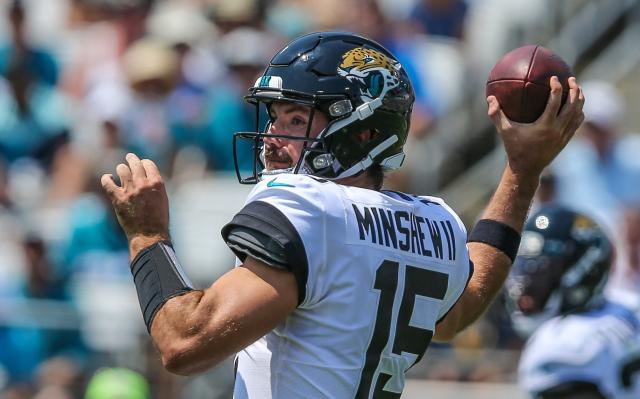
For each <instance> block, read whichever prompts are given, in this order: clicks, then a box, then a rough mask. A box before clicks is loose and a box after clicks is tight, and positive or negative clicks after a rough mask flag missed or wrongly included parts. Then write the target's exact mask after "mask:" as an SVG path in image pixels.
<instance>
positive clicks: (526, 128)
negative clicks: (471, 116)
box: [487, 76, 584, 178]
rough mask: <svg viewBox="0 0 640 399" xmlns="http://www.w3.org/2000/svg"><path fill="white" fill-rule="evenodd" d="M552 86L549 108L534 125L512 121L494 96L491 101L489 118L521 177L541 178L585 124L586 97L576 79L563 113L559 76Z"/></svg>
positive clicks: (573, 80) (572, 79) (517, 173)
mask: <svg viewBox="0 0 640 399" xmlns="http://www.w3.org/2000/svg"><path fill="white" fill-rule="evenodd" d="M549 85H550V87H551V93H550V94H549V100H548V101H547V106H546V108H545V110H544V112H543V113H542V115H541V116H540V117H539V118H538V119H537V120H536V121H535V122H533V123H517V122H514V121H512V120H510V119H509V118H508V117H507V116H506V115H505V114H504V112H502V110H501V109H500V104H499V103H498V100H497V99H496V98H495V97H494V96H489V97H488V98H487V102H488V104H489V110H488V114H489V117H490V118H491V120H492V121H493V124H494V125H495V126H496V129H497V130H498V133H499V134H500V136H501V138H502V142H503V143H504V147H505V150H506V152H507V159H508V162H509V167H510V168H511V170H512V171H513V173H514V174H516V175H518V176H526V177H536V178H537V177H538V176H539V175H540V173H542V170H543V169H544V168H545V167H546V166H547V165H549V164H550V163H551V161H553V159H554V158H555V157H556V156H557V155H558V153H560V151H561V150H562V149H563V148H564V147H565V146H566V145H567V143H568V142H569V140H571V137H573V134H574V133H575V132H576V130H577V129H578V127H579V126H580V124H581V123H582V121H583V120H584V114H583V113H582V107H583V105H584V95H583V94H582V89H581V88H580V86H578V84H577V83H576V79H575V78H574V77H571V78H569V95H568V97H567V101H566V103H565V104H564V106H563V107H562V110H560V104H561V100H562V85H561V84H560V82H559V81H558V78H557V77H555V76H554V77H552V78H551V80H550V83H549ZM559 110H560V112H559V113H558V111H559Z"/></svg>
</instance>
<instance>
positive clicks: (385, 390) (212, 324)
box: [102, 32, 584, 398]
mask: <svg viewBox="0 0 640 399" xmlns="http://www.w3.org/2000/svg"><path fill="white" fill-rule="evenodd" d="M238 51H242V49H238ZM550 85H551V94H550V97H549V102H548V105H547V108H546V110H545V112H544V114H543V115H542V116H541V117H540V119H539V120H538V121H536V122H535V123H533V124H526V125H525V124H517V123H513V122H511V121H509V120H508V119H507V118H506V117H505V115H504V114H503V113H502V112H501V110H500V106H499V104H498V102H497V100H496V99H495V98H494V97H489V98H488V102H489V116H490V117H491V119H492V120H493V122H494V123H495V125H496V127H497V129H498V131H499V133H500V134H501V136H502V138H503V142H504V145H505V148H506V152H507V158H508V163H507V166H506V167H505V170H504V174H503V176H502V179H501V181H500V183H499V184H498V187H497V189H496V192H495V194H494V196H493V198H492V199H491V201H490V202H489V204H488V205H487V209H486V210H485V212H484V214H483V217H482V220H480V221H479V222H478V223H477V225H476V226H475V227H474V229H473V231H472V232H471V234H470V235H469V238H468V241H470V242H469V243H468V244H467V245H465V244H466V242H467V234H466V231H465V228H464V226H463V224H462V223H461V221H460V219H459V218H458V216H457V215H456V214H455V213H454V212H453V210H451V209H450V208H449V207H448V206H447V205H446V204H445V203H444V201H442V200H441V199H439V198H433V197H424V196H415V195H410V194H405V193H398V192H392V191H384V190H381V186H382V183H383V178H384V171H386V170H392V169H396V168H399V167H400V166H401V164H402V162H403V159H404V153H403V150H402V149H403V145H404V143H405V141H406V139H407V135H408V131H409V120H410V117H411V110H412V106H413V102H414V93H413V89H412V87H411V82H410V81H409V79H408V77H407V74H406V72H405V70H404V69H403V67H402V65H400V63H399V62H398V61H397V59H396V58H395V57H394V56H393V55H392V54H391V53H389V52H388V51H387V50H386V49H385V48H383V47H382V46H381V45H379V44H378V43H375V42H373V41H371V40H369V39H366V38H363V37H360V36H357V35H354V34H350V33H343V32H322V33H313V34H308V35H305V36H302V37H300V38H297V39H295V40H294V41H292V42H291V43H289V44H288V45H287V46H286V47H285V48H284V49H282V50H281V51H280V52H278V53H277V54H276V55H275V56H274V57H273V59H272V60H271V63H270V65H269V66H268V67H267V69H266V70H265V72H264V74H263V75H262V76H261V77H260V78H259V79H258V80H257V82H256V84H255V85H254V86H253V87H252V88H251V89H250V90H249V94H248V96H247V100H248V101H249V102H251V103H253V104H255V105H256V119H257V121H256V132H240V133H237V134H236V135H235V140H241V139H248V140H251V141H252V142H253V143H254V147H255V151H254V153H253V154H251V155H252V156H253V164H254V167H253V171H252V173H251V174H250V175H249V176H241V175H240V173H238V175H239V179H240V181H241V182H243V183H257V185H256V187H255V189H254V190H253V191H252V193H251V194H250V195H249V198H248V199H247V201H246V204H245V206H244V207H243V208H242V210H240V212H238V213H237V214H236V215H235V217H233V219H232V220H231V221H230V222H229V224H227V225H226V226H225V227H224V229H223V231H222V235H223V239H224V240H225V241H226V243H227V244H228V246H229V247H230V248H231V249H232V250H233V251H234V252H235V253H236V254H237V256H238V267H236V268H234V269H233V270H231V271H230V272H228V273H227V274H226V275H224V276H223V277H221V278H220V279H219V280H217V281H216V282H214V283H213V285H211V286H210V287H209V288H207V289H204V290H197V289H194V288H193V287H192V286H191V284H190V283H189V281H188V279H187V278H186V276H184V273H183V272H182V268H181V267H180V264H179V262H178V259H177V258H176V256H175V254H174V252H173V249H172V247H171V242H170V236H169V217H168V201H167V196H166V192H165V189H164V185H163V181H162V178H161V176H160V174H159V173H158V169H157V168H156V166H155V164H154V163H153V162H152V161H150V160H146V159H143V160H140V159H138V157H137V156H135V155H134V154H128V155H127V157H126V160H127V164H120V165H118V166H117V168H116V172H117V173H118V175H119V177H120V180H121V182H122V185H121V186H119V185H116V184H115V182H114V180H113V178H112V176H111V175H105V176H103V178H102V183H103V186H104V189H105V190H106V191H107V192H108V194H109V196H110V197H111V199H112V202H113V205H114V208H115V211H116V213H117V215H118V218H119V221H120V223H121V225H122V227H123V229H124V231H125V232H126V234H127V236H128V238H129V245H130V250H131V251H130V252H131V260H132V261H131V268H132V273H133V275H134V281H135V284H136V287H137V290H138V297H139V300H140V305H141V308H142V311H143V316H144V320H145V323H146V325H147V327H148V329H149V332H150V334H151V336H152V338H153V340H154V342H155V344H156V346H157V348H158V349H159V351H160V354H161V357H162V361H163V363H164V365H165V367H166V368H167V369H168V370H170V371H172V372H175V373H178V374H191V373H197V372H200V371H202V370H205V369H207V368H209V367H211V366H213V365H215V364H217V363H218V362H220V361H221V360H222V359H224V358H226V357H228V356H231V355H234V354H236V353H238V355H237V358H236V361H237V374H236V376H237V378H236V382H235V397H236V398H372V397H375V398H386V397H389V398H392V397H393V398H396V397H399V396H400V394H401V393H402V389H403V387H404V373H405V372H406V370H407V369H409V368H410V367H411V366H412V365H413V364H415V363H416V362H418V361H419V360H420V359H421V358H422V356H423V355H424V353H425V350H426V349H427V346H428V345H429V342H430V341H431V340H432V339H435V340H440V341H447V340H450V339H451V338H452V337H454V336H455V335H456V333H457V332H459V331H460V330H462V329H464V328H465V327H466V326H468V325H469V324H470V323H472V322H473V321H474V320H476V319H477V318H478V317H479V316H480V315H481V314H482V313H483V312H484V311H485V309H486V308H487V306H488V305H489V303H490V302H491V301H492V300H493V298H494V297H495V295H496V293H497V292H498V291H499V289H500V287H501V286H502V284H503V282H504V279H505V278H506V276H507V274H508V272H509V268H510V265H511V263H512V261H513V258H514V257H515V255H516V252H517V248H518V245H519V241H520V230H521V228H522V224H523V222H524V218H525V215H526V212H527V209H528V207H529V204H530V202H531V198H532V196H533V193H534V192H535V189H536V187H537V185H538V178H539V175H540V173H541V171H542V170H543V169H544V167H545V166H546V165H547V164H548V163H549V162H550V161H551V160H552V159H553V158H554V157H555V156H556V155H557V154H558V152H559V151H560V150H561V149H562V148H563V147H564V146H565V145H566V143H567V142H568V141H569V139H570V138H571V137H572V135H573V133H574V131H575V130H576V128H577V127H578V125H579V124H580V123H581V121H582V118H583V115H582V106H583V103H584V98H583V96H582V94H581V90H580V88H579V86H578V85H577V84H576V81H575V79H573V78H571V79H570V80H569V85H570V93H569V98H568V100H567V102H566V105H564V106H563V108H562V110H560V104H561V102H560V99H561V93H562V88H561V85H560V83H559V81H558V79H557V78H555V77H554V78H552V79H551V81H550ZM261 110H265V111H266V113H267V114H268V120H267V121H264V122H266V123H265V124H263V123H262V121H260V120H259V119H260V114H261ZM559 111H560V112H559ZM237 155H239V154H237ZM212 200H215V199H212Z"/></svg>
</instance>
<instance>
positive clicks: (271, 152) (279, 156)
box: [264, 144, 293, 165]
mask: <svg viewBox="0 0 640 399" xmlns="http://www.w3.org/2000/svg"><path fill="white" fill-rule="evenodd" d="M264 158H265V160H267V161H269V162H284V163H288V164H289V165H293V159H291V156H289V153H287V151H286V150H284V149H283V148H276V147H275V146H273V145H268V144H265V147H264Z"/></svg>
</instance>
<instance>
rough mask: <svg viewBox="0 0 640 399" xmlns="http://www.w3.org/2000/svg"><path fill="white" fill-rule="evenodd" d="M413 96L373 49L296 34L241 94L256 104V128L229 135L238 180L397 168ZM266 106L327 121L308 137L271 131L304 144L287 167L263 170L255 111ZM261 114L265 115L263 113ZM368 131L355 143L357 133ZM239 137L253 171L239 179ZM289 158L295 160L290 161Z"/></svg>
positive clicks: (351, 38) (362, 41)
mask: <svg viewBox="0 0 640 399" xmlns="http://www.w3.org/2000/svg"><path fill="white" fill-rule="evenodd" d="M414 99H415V96H414V92H413V88H412V86H411V82H410V81H409V77H408V76H407V73H406V72H405V70H404V68H403V67H402V66H401V65H400V63H399V62H398V61H397V60H396V59H395V57H394V56H393V55H392V54H391V53H390V52H389V51H387V50H386V49H385V48H384V47H382V46H381V45H380V44H378V43H376V42H374V41H372V40H369V39H366V38H364V37H361V36H357V35H354V34H352V33H346V32H320V33H311V34H308V35H305V36H302V37H299V38H297V39H295V40H293V41H292V42H291V43H289V44H288V45H287V46H286V47H285V48H284V49H282V50H281V51H280V52H278V53H277V54H276V55H275V56H274V57H273V59H272V60H271V62H270V64H269V66H268V67H267V69H266V70H265V72H264V73H263V75H262V76H261V77H260V78H259V79H258V80H257V81H256V83H255V85H254V86H253V87H251V88H250V89H249V94H248V95H247V96H246V97H245V100H247V101H248V102H249V103H251V104H254V105H255V106H256V117H255V119H256V124H255V126H256V128H255V129H256V131H255V132H237V133H235V134H234V139H233V142H234V146H233V147H234V160H235V164H236V173H237V175H238V180H239V181H240V182H241V183H247V184H251V183H256V182H257V181H259V180H260V178H261V177H262V175H263V174H275V173H282V172H289V173H301V172H302V173H308V174H311V175H314V176H318V177H322V178H326V179H338V178H344V177H349V176H355V175H357V174H359V173H361V172H362V171H364V170H366V169H367V168H369V167H370V166H372V165H374V164H379V165H380V166H381V167H382V169H383V170H391V169H397V168H399V167H400V166H401V165H402V162H403V160H404V153H403V151H402V147H403V146H404V144H405V142H406V139H407V135H408V131H409V119H410V117H411V110H412V107H413V102H414ZM273 101H286V102H293V103H297V104H301V105H305V106H309V107H311V109H312V110H311V114H310V119H311V118H313V113H314V112H318V111H320V112H323V113H324V114H325V115H326V116H327V118H328V119H329V123H328V125H327V126H326V128H325V129H323V130H322V131H321V132H320V133H319V135H318V136H317V137H315V138H310V137H309V130H310V128H311V120H310V121H309V122H308V126H309V129H308V130H307V134H306V137H294V136H289V135H279V134H275V135H274V134H272V135H270V137H277V138H282V139H285V140H302V141H304V146H303V150H302V152H301V155H300V159H299V160H297V163H296V164H295V165H294V166H293V167H291V168H288V169H283V170H276V171H266V170H265V169H264V165H265V163H264V143H263V140H264V137H265V136H266V135H268V133H267V132H268V131H269V123H270V121H266V122H267V123H266V127H265V128H264V129H263V130H262V131H261V130H260V127H261V126H262V125H263V124H262V123H261V121H260V115H261V114H263V113H262V112H261V111H260V110H261V107H263V106H266V108H267V111H268V108H269V106H270V104H271V103H272V102H273ZM267 114H269V112H267ZM364 131H372V132H373V135H372V137H373V138H372V139H371V140H370V141H367V142H365V143H361V142H359V141H358V140H357V139H356V135H357V134H358V133H361V132H364ZM239 139H246V140H252V141H253V154H252V156H253V171H252V174H251V175H250V176H248V177H242V176H241V172H240V170H239V168H238V166H237V165H238V156H239V154H238V151H237V149H238V148H239V146H238V145H237V144H236V143H237V141H238V140H239ZM294 161H295V160H294Z"/></svg>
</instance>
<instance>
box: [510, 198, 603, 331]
mask: <svg viewBox="0 0 640 399" xmlns="http://www.w3.org/2000/svg"><path fill="white" fill-rule="evenodd" d="M612 256H613V254H612V246H611V242H610V241H609V239H608V238H607V236H606V234H605V233H604V231H603V230H602V229H601V228H600V227H599V226H598V225H597V224H596V223H595V222H594V221H593V220H592V219H590V218H589V217H587V216H585V215H582V214H580V213H577V212H574V211H571V210H569V209H566V208H564V207H561V206H556V205H553V206H546V207H543V208H542V209H540V210H539V211H538V212H536V213H535V214H533V215H532V216H531V217H530V218H529V220H528V221H527V223H526V224H525V227H524V230H523V232H522V241H521V243H520V248H519V250H518V256H517V257H516V259H515V262H514V263H513V266H512V269H511V273H510V275H509V277H508V278H507V281H506V284H505V288H506V304H507V309H508V311H509V313H510V315H511V320H512V322H513V326H514V328H515V329H516V331H517V332H518V333H520V334H521V335H522V336H524V337H527V336H529V335H530V334H532V333H533V331H534V330H535V329H536V328H537V327H538V326H539V325H540V324H542V323H543V322H544V321H546V320H548V319H550V318H552V317H554V316H557V315H560V314H566V313H570V312H576V311H581V310H585V309H588V308H591V307H595V306H597V305H598V304H599V303H602V302H603V301H604V296H603V288H604V285H605V283H606V281H607V277H608V273H609V269H610V267H611V262H612Z"/></svg>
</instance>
